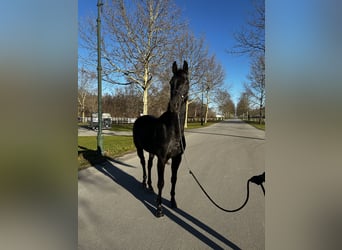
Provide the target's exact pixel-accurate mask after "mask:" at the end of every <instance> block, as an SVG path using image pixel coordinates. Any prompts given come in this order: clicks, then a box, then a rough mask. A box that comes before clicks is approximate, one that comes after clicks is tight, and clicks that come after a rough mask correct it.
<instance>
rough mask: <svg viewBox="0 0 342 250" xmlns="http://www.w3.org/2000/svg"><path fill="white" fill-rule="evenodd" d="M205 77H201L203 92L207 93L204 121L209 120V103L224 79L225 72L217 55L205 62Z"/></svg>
mask: <svg viewBox="0 0 342 250" xmlns="http://www.w3.org/2000/svg"><path fill="white" fill-rule="evenodd" d="M203 67H204V68H203V72H204V74H203V78H202V79H201V88H202V91H203V92H202V94H205V99H206V110H205V119H204V123H207V121H208V111H209V104H210V102H211V96H212V95H213V94H215V91H216V90H217V89H219V88H220V87H221V86H222V84H223V80H224V76H225V72H224V70H223V67H222V65H221V64H220V63H218V62H217V60H216V57H215V55H213V56H211V57H209V58H207V59H206V60H205V63H204V64H203Z"/></svg>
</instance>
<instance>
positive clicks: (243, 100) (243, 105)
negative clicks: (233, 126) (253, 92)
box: [236, 92, 249, 119]
mask: <svg viewBox="0 0 342 250" xmlns="http://www.w3.org/2000/svg"><path fill="white" fill-rule="evenodd" d="M248 112H249V94H248V93H247V92H243V93H241V95H240V98H239V101H238V103H237V105H236V115H237V116H239V117H240V116H242V118H243V119H244V118H245V116H246V117H248V115H249V114H248Z"/></svg>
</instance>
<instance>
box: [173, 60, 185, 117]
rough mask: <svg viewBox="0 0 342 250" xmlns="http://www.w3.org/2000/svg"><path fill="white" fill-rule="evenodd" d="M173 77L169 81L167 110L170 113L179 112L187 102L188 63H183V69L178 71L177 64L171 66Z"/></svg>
mask: <svg viewBox="0 0 342 250" xmlns="http://www.w3.org/2000/svg"><path fill="white" fill-rule="evenodd" d="M172 73H173V76H172V78H171V80H170V91H171V93H170V102H169V110H170V111H171V112H180V108H181V107H182V106H183V105H184V104H185V103H186V101H187V100H188V93H189V70H188V63H187V62H186V61H184V63H183V68H182V69H178V68H177V63H176V62H174V63H173V65H172Z"/></svg>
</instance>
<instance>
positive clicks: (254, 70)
mask: <svg viewBox="0 0 342 250" xmlns="http://www.w3.org/2000/svg"><path fill="white" fill-rule="evenodd" d="M248 79H249V82H248V83H246V84H245V88H246V91H247V92H248V94H249V96H250V102H251V105H252V107H255V106H257V108H258V110H259V124H261V121H262V117H263V110H264V106H265V57H263V56H259V57H257V58H254V60H253V61H252V64H251V72H250V74H249V76H248Z"/></svg>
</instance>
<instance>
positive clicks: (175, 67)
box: [172, 61, 178, 74]
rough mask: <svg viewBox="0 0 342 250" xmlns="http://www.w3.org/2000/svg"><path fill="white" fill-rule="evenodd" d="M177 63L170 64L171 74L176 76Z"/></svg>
mask: <svg viewBox="0 0 342 250" xmlns="http://www.w3.org/2000/svg"><path fill="white" fill-rule="evenodd" d="M177 69H178V68H177V63H176V61H174V62H173V64H172V72H173V74H176V73H177Z"/></svg>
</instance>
